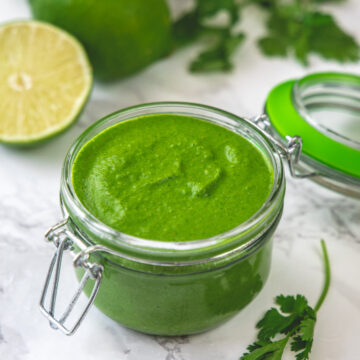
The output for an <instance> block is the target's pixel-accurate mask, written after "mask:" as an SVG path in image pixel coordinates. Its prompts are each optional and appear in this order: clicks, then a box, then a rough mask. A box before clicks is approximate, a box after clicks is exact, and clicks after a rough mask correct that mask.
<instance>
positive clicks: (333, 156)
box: [265, 73, 360, 178]
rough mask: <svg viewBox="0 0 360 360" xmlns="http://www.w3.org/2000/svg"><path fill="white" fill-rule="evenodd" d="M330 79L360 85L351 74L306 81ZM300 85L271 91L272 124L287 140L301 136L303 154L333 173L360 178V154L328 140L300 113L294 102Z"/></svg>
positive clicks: (315, 76)
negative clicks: (287, 137) (340, 79)
mask: <svg viewBox="0 0 360 360" xmlns="http://www.w3.org/2000/svg"><path fill="white" fill-rule="evenodd" d="M329 75H331V76H334V78H336V77H337V76H338V77H339V78H340V77H342V76H349V77H351V80H353V82H354V83H357V84H360V78H359V77H357V76H355V75H354V76H353V75H347V74H336V73H320V74H313V75H309V76H307V77H306V79H307V80H308V79H310V80H321V79H322V78H324V77H327V76H329ZM296 82H297V80H290V81H286V82H284V83H281V84H279V85H277V86H276V87H274V88H273V89H272V90H271V91H270V93H269V95H268V97H267V99H266V104H265V111H266V113H267V115H268V116H269V120H270V122H271V124H272V125H273V127H274V128H275V130H276V131H277V132H278V133H279V135H280V136H281V137H283V138H285V137H286V136H300V137H301V138H302V141H303V148H302V152H303V153H304V154H305V155H307V156H309V157H311V158H312V159H314V160H317V161H318V162H320V163H322V164H324V165H327V166H328V167H330V168H332V169H335V170H338V171H340V172H342V173H346V174H348V175H351V176H354V177H357V178H360V151H359V150H357V149H355V148H352V147H350V146H347V145H345V144H342V143H340V142H337V141H336V140H334V139H331V138H329V137H327V136H326V135H325V134H323V133H321V132H320V131H319V130H317V129H315V128H314V127H312V126H311V125H310V124H309V123H308V122H307V121H306V120H305V119H304V118H302V117H301V116H300V114H299V113H298V112H297V110H296V108H295V106H294V103H293V98H292V92H293V87H294V85H295V83H296ZM359 121H360V119H359Z"/></svg>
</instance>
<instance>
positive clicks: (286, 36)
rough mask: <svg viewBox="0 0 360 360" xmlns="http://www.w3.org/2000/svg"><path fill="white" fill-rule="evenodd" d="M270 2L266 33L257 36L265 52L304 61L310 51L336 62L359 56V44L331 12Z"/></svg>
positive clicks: (306, 60) (354, 58) (304, 62)
mask: <svg viewBox="0 0 360 360" xmlns="http://www.w3.org/2000/svg"><path fill="white" fill-rule="evenodd" d="M274 4H275V5H272V10H271V14H270V16H269V18H268V21H267V24H266V25H267V29H268V35H266V36H265V37H263V38H261V39H259V40H258V45H259V47H260V49H261V51H262V52H263V53H264V54H265V55H267V56H286V55H289V54H294V55H295V56H296V58H297V59H298V60H299V61H300V62H301V63H303V64H305V65H306V64H308V57H309V54H311V53H316V54H318V55H320V56H322V57H324V58H326V59H334V60H337V61H340V62H344V61H356V60H359V59H360V51H359V45H358V44H357V42H356V41H355V39H354V38H353V37H351V36H350V35H348V34H347V33H345V32H344V31H343V30H342V29H341V28H340V27H339V26H338V25H337V23H336V21H335V20H334V19H333V17H332V16H331V15H329V14H325V13H321V12H319V11H314V10H312V9H307V8H306V7H304V6H298V5H296V4H285V5H284V4H282V5H279V4H278V3H276V2H274Z"/></svg>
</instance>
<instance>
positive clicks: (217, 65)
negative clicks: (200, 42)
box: [190, 33, 245, 72]
mask: <svg viewBox="0 0 360 360" xmlns="http://www.w3.org/2000/svg"><path fill="white" fill-rule="evenodd" d="M244 38H245V36H244V34H242V33H240V34H236V35H234V36H227V37H226V38H224V39H222V40H221V41H219V42H218V44H217V45H216V46H215V47H213V48H211V49H208V50H205V51H203V52H202V53H200V54H199V55H198V57H197V58H196V59H195V60H194V61H193V62H192V64H191V65H190V70H191V71H194V72H201V71H213V70H223V71H228V70H231V69H232V63H231V61H230V57H231V55H232V54H233V52H234V51H235V50H236V48H237V46H238V45H239V44H240V43H241V42H242V41H243V40H244Z"/></svg>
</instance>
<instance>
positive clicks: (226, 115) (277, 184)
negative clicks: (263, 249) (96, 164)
mask: <svg viewBox="0 0 360 360" xmlns="http://www.w3.org/2000/svg"><path fill="white" fill-rule="evenodd" d="M161 113H163V114H178V115H190V116H193V117H196V118H199V119H201V120H206V121H209V122H213V123H216V124H217V125H219V126H222V127H225V128H227V129H229V130H231V131H232V132H235V133H237V134H238V135H240V134H241V135H243V136H245V137H246V138H247V139H248V140H250V141H251V142H252V143H255V142H256V144H257V146H258V147H259V145H261V150H262V152H263V153H264V154H265V156H266V157H267V159H268V160H269V162H270V163H271V165H272V168H273V171H274V181H273V186H272V189H271V192H270V194H269V196H268V198H267V199H266V201H265V202H264V204H263V205H262V207H261V208H260V209H259V210H258V211H257V212H256V213H255V214H254V215H252V216H251V217H250V218H249V219H247V220H246V221H245V222H243V223H241V224H239V225H238V226H236V227H235V228H233V229H230V230H228V231H226V232H223V233H221V234H218V235H215V236H212V237H209V238H206V239H197V240H188V241H161V240H153V239H144V238H140V237H136V236H132V235H129V234H126V233H123V232H120V231H118V230H115V229H113V228H111V227H109V226H108V225H106V224H104V223H103V222H101V221H100V220H99V219H97V218H96V217H95V216H94V215H93V214H91V212H90V211H89V210H87V209H86V208H85V206H84V205H83V204H82V203H81V201H80V200H79V198H78V197H77V195H76V193H75V190H74V188H73V183H72V166H73V163H74V161H75V158H76V156H77V154H78V153H79V151H80V149H81V148H82V147H83V146H84V145H85V144H86V143H87V142H88V141H89V140H90V139H91V138H93V137H94V136H96V135H97V134H98V133H100V132H101V131H103V130H105V129H106V128H108V127H111V126H113V125H115V124H117V123H119V122H121V121H126V120H130V119H134V118H137V117H139V116H144V115H151V114H152V115H153V114H161ZM284 190H285V177H284V170H283V164H282V161H281V158H280V155H279V153H278V151H277V149H276V147H275V145H274V144H273V143H272V142H271V141H270V140H269V139H268V137H267V136H266V134H265V133H264V131H263V130H261V129H260V128H259V127H257V126H256V125H255V124H253V123H252V122H250V120H247V119H245V118H242V117H239V116H236V115H234V114H232V113H230V112H227V111H224V110H221V109H218V108H215V107H212V106H207V105H201V104H196V103H189V102H152V103H146V104H140V105H135V106H131V107H127V108H124V109H121V110H118V111H116V112H113V113H111V114H109V115H107V116H105V117H103V118H101V119H100V120H98V121H97V122H95V123H94V124H93V125H91V126H90V127H89V128H88V129H87V130H85V131H84V132H83V133H82V134H81V135H80V136H79V137H78V138H77V139H76V140H75V142H74V143H73V144H72V146H71V147H70V149H69V151H68V153H67V155H66V157H65V160H64V164H63V168H62V175H61V189H60V194H61V200H62V202H63V205H64V206H65V208H66V211H67V212H68V213H69V214H70V217H71V218H72V217H75V218H76V219H78V220H79V221H80V222H82V223H83V224H84V225H85V226H86V227H87V228H89V230H90V231H91V233H92V234H94V235H95V236H98V237H100V238H102V239H106V243H109V244H111V245H113V246H114V247H116V248H118V247H120V248H121V249H131V250H137V251H140V252H141V251H142V252H144V253H147V254H149V253H154V254H159V253H162V254H163V255H164V254H171V255H175V254H183V255H185V254H188V253H189V251H191V252H194V251H195V252H196V251H199V252H202V251H204V250H206V249H208V250H209V249H214V248H216V249H219V248H221V247H227V248H228V247H229V245H231V244H234V239H237V240H239V238H241V239H242V241H241V243H242V244H243V248H244V249H245V248H252V247H253V245H254V243H255V242H256V240H257V239H258V238H259V236H260V235H261V234H262V233H263V232H264V229H263V231H259V228H260V227H261V226H259V225H263V227H264V226H265V229H268V228H269V227H270V226H271V225H272V223H273V222H274V221H275V219H276V217H277V216H276V215H278V213H279V212H280V211H281V208H282V199H283V195H284ZM255 233H256V234H257V235H259V236H256V237H254V234H255ZM236 244H237V245H238V244H239V242H236Z"/></svg>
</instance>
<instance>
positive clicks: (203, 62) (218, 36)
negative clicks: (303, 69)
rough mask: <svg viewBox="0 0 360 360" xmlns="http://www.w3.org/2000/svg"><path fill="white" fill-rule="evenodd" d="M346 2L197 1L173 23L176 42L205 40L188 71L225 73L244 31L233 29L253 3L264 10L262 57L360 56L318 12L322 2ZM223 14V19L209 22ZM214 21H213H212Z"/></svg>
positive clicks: (332, 22) (344, 35)
mask: <svg viewBox="0 0 360 360" xmlns="http://www.w3.org/2000/svg"><path fill="white" fill-rule="evenodd" d="M342 1H345V0H306V1H304V0H288V1H284V0H196V1H195V6H194V7H193V9H192V10H190V11H189V12H187V13H185V14H184V15H183V16H182V17H181V18H180V19H178V20H177V21H175V23H174V25H173V32H174V39H175V46H176V47H180V46H183V45H186V44H188V43H191V42H194V41H197V40H198V39H200V38H202V39H205V42H206V43H207V47H205V49H204V50H203V51H202V52H200V54H199V55H198V56H197V57H196V58H195V59H194V60H193V62H192V63H191V65H190V70H191V71H193V72H206V71H213V70H222V71H228V70H231V69H232V67H233V63H232V61H231V58H232V56H233V54H234V52H235V51H236V49H237V48H238V47H239V46H240V45H241V44H242V43H243V41H244V39H245V37H246V35H245V33H244V32H241V31H238V30H236V29H237V27H238V24H239V23H240V21H241V17H242V12H243V10H244V9H245V8H246V7H248V6H250V5H252V6H257V7H260V8H261V9H263V11H265V12H266V14H267V17H266V18H267V20H266V29H267V34H266V35H264V36H263V37H262V38H260V39H258V41H257V43H258V46H259V48H260V50H261V51H262V53H263V54H264V55H265V56H281V57H285V56H294V57H295V58H296V59H297V60H298V61H299V62H301V63H302V64H304V65H308V64H309V55H310V54H317V55H319V56H322V57H324V58H326V59H332V60H337V61H339V62H347V61H357V60H359V59H360V50H359V45H358V43H357V42H356V40H355V39H354V38H353V37H352V36H351V35H349V34H347V33H346V32H345V31H344V30H343V29H342V28H341V27H340V26H339V25H338V23H337V22H336V20H335V19H334V18H333V17H332V15H330V14H327V13H325V12H322V11H321V5H322V4H324V3H341V2H342ZM220 13H222V15H224V14H225V17H226V18H227V21H225V22H223V23H221V24H216V25H214V24H213V20H214V18H216V16H218V15H219V14H220ZM215 23H216V22H215Z"/></svg>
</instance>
